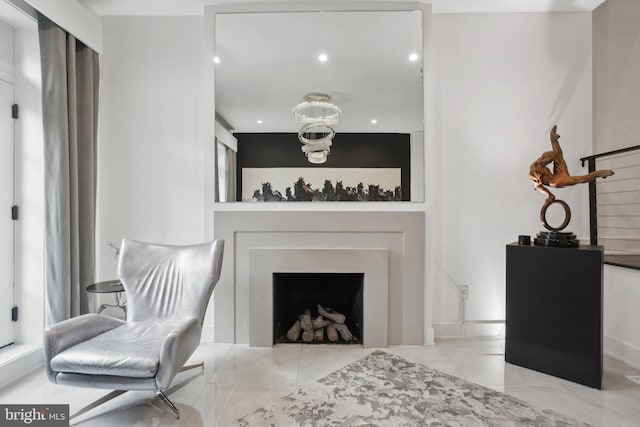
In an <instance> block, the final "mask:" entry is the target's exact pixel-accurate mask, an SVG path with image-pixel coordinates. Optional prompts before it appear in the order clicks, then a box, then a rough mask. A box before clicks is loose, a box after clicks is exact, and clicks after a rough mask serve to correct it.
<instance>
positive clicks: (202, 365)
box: [178, 362, 204, 372]
mask: <svg viewBox="0 0 640 427" xmlns="http://www.w3.org/2000/svg"><path fill="white" fill-rule="evenodd" d="M195 368H202V370H203V371H204V362H200V363H196V364H195V365H184V366H183V367H182V368H180V370H179V371H178V372H184V371H188V370H189V369H195Z"/></svg>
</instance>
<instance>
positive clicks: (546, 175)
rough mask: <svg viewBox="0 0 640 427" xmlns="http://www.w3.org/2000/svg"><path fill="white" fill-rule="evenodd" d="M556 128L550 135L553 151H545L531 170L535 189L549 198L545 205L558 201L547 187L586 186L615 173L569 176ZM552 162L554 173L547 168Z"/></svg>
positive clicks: (606, 171) (604, 172)
mask: <svg viewBox="0 0 640 427" xmlns="http://www.w3.org/2000/svg"><path fill="white" fill-rule="evenodd" d="M556 128H557V125H556V126H553V127H552V128H551V134H550V137H551V147H552V148H553V151H545V152H544V153H542V155H541V156H540V157H539V158H538V159H537V160H536V161H535V162H533V163H532V164H531V167H530V168H529V179H530V180H531V182H533V184H534V185H535V189H536V190H538V191H540V192H542V193H543V194H545V195H546V196H547V199H546V200H545V204H551V203H553V202H554V200H555V199H556V196H554V195H553V194H552V193H551V191H549V189H548V188H547V187H545V185H549V186H551V187H554V188H563V187H568V186H571V185H575V184H584V183H585V182H590V181H593V180H594V179H596V178H606V177H608V176H611V175H613V173H614V172H613V171H611V170H597V171H595V172H591V173H589V174H587V175H580V176H571V175H569V168H568V167H567V162H565V160H564V156H563V155H562V148H560V143H559V142H558V139H560V135H558V134H557V133H556ZM551 162H553V173H551V171H550V170H549V168H548V167H547V165H548V164H549V163H551Z"/></svg>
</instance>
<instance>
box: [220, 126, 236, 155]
mask: <svg viewBox="0 0 640 427" xmlns="http://www.w3.org/2000/svg"><path fill="white" fill-rule="evenodd" d="M216 138H218V140H219V141H220V142H222V143H223V144H224V145H226V146H227V147H229V148H231V149H232V150H233V151H235V152H238V140H237V139H236V137H235V136H233V134H231V132H229V131H228V130H226V129H225V128H224V126H222V125H221V124H220V123H218V122H216Z"/></svg>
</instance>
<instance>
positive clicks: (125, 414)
mask: <svg viewBox="0 0 640 427" xmlns="http://www.w3.org/2000/svg"><path fill="white" fill-rule="evenodd" d="M370 351H372V350H371V349H364V348H362V347H359V346H326V345H279V346H276V347H274V348H249V347H248V346H245V345H223V344H202V345H201V346H200V348H199V349H198V350H197V352H196V354H194V356H193V358H192V359H193V360H194V361H197V360H204V362H205V370H204V375H201V374H200V371H191V373H189V372H185V373H181V374H179V375H178V377H176V380H175V381H174V384H176V383H177V384H181V383H185V382H186V384H185V385H184V386H183V387H181V388H179V389H178V390H176V391H175V392H174V393H173V394H172V395H171V399H172V400H173V401H174V402H175V403H176V404H177V406H178V407H179V408H180V410H181V415H182V416H181V418H180V419H179V420H176V419H175V416H174V415H173V413H172V412H171V411H170V410H168V409H167V408H166V407H165V405H164V403H163V402H161V401H159V400H158V399H157V398H155V397H154V394H153V393H152V392H130V393H127V394H124V395H122V396H119V397H118V398H116V399H114V400H112V401H111V402H109V403H107V404H105V405H103V406H102V407H100V408H97V409H94V410H92V411H91V412H89V413H87V414H84V415H82V416H81V417H78V418H77V419H75V420H74V421H73V422H72V425H74V424H75V425H79V426H105V427H106V426H108V427H113V426H136V427H146V426H174V425H175V426H190V427H191V426H193V427H200V426H207V427H210V426H228V425H230V422H231V421H232V420H234V419H236V418H238V417H240V416H242V415H244V414H246V413H248V412H251V411H253V410H255V409H257V408H259V407H260V406H264V405H268V404H269V403H271V402H272V401H273V400H275V399H277V398H279V397H280V396H283V395H285V394H287V393H289V392H291V391H294V390H296V389H297V388H298V387H300V386H304V385H306V384H309V383H311V382H313V381H315V380H317V379H319V378H321V377H323V376H325V375H327V374H329V373H331V372H333V371H335V370H337V369H339V368H341V367H343V366H345V365H347V364H349V363H351V362H353V361H355V360H357V359H359V358H361V357H364V356H365V355H366V354H368V353H369V352H370ZM386 351H388V352H390V353H394V354H397V355H399V356H401V357H404V358H405V359H407V360H410V361H413V362H417V363H422V364H424V365H427V366H429V367H431V368H434V369H438V370H440V371H443V372H446V373H449V374H452V375H456V376H459V377H462V378H465V379H467V380H469V381H473V382H476V383H479V384H482V385H484V386H487V387H490V388H493V389H496V390H499V391H503V392H505V393H509V394H512V395H514V396H516V397H519V398H521V399H523V400H526V401H528V402H531V403H533V404H535V405H537V406H539V407H542V408H549V409H553V410H556V411H559V412H562V413H564V414H566V415H569V416H572V417H574V418H577V419H579V420H582V421H586V422H589V423H591V424H593V425H595V426H638V425H640V385H638V384H635V383H633V382H632V381H630V380H628V379H627V378H626V377H625V376H626V375H640V371H638V370H637V369H633V368H630V367H629V366H627V365H625V364H623V363H620V362H618V361H616V360H614V359H611V358H609V357H605V359H604V367H605V372H604V379H603V383H604V386H603V387H604V389H603V390H595V389H591V388H588V387H584V386H581V385H578V384H574V383H571V382H568V381H564V380H561V379H558V378H555V377H552V376H549V375H545V374H541V373H538V372H535V371H531V370H528V369H525V368H521V367H518V366H514V365H510V364H506V363H505V362H504V340H499V339H464V340H439V341H438V344H437V345H436V346H432V347H420V346H394V347H390V348H388V349H386ZM194 374H195V376H194ZM192 376H194V378H193V379H191V381H188V382H187V380H189V379H190V378H191V377H192ZM103 394H105V391H104V390H92V389H81V388H73V387H68V386H59V385H55V384H51V383H49V382H48V381H47V379H46V376H45V373H44V369H43V368H39V369H37V370H36V371H34V372H31V373H29V374H27V375H26V376H24V377H23V378H21V379H20V380H18V381H16V382H14V383H12V384H10V385H8V386H6V387H4V388H2V389H0V403H3V404H7V403H15V404H27V403H32V404H40V403H45V404H55V403H68V404H70V405H71V412H75V411H76V410H78V409H80V408H81V407H83V406H84V405H86V404H88V403H90V402H91V401H93V400H95V399H96V398H98V397H100V396H102V395H103Z"/></svg>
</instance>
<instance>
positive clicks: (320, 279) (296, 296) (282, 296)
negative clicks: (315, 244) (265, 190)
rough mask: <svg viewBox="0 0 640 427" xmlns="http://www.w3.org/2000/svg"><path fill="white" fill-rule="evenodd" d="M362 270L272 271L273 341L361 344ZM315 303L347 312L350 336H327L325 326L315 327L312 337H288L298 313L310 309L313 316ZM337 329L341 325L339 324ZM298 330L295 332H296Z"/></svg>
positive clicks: (278, 342) (277, 342)
mask: <svg viewBox="0 0 640 427" xmlns="http://www.w3.org/2000/svg"><path fill="white" fill-rule="evenodd" d="M363 284H364V273H273V343H274V344H280V343H309V344H321V343H325V344H328V343H336V344H361V343H362V336H363V326H364V322H363V300H364V296H363ZM318 305H320V306H322V308H324V309H326V310H328V311H334V312H336V313H340V314H343V315H345V316H346V320H345V321H344V325H345V326H346V327H347V328H348V331H349V333H350V334H351V335H352V337H351V338H350V339H349V338H348V339H346V340H345V339H344V336H343V335H342V334H341V333H338V335H339V339H338V340H337V341H336V340H330V339H329V336H328V334H327V331H326V328H324V327H319V328H316V333H317V336H316V337H315V338H313V339H311V340H309V339H306V340H305V339H303V337H302V334H300V335H299V336H298V338H297V339H296V340H292V339H291V337H287V331H288V330H289V329H290V328H291V327H292V326H293V325H294V323H295V322H296V320H297V319H298V317H299V316H300V315H301V314H303V313H304V312H305V310H307V309H308V310H309V311H310V313H311V318H312V319H316V316H318V315H319V314H320V313H318ZM339 329H340V328H339ZM297 335H298V334H296V336H297Z"/></svg>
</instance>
